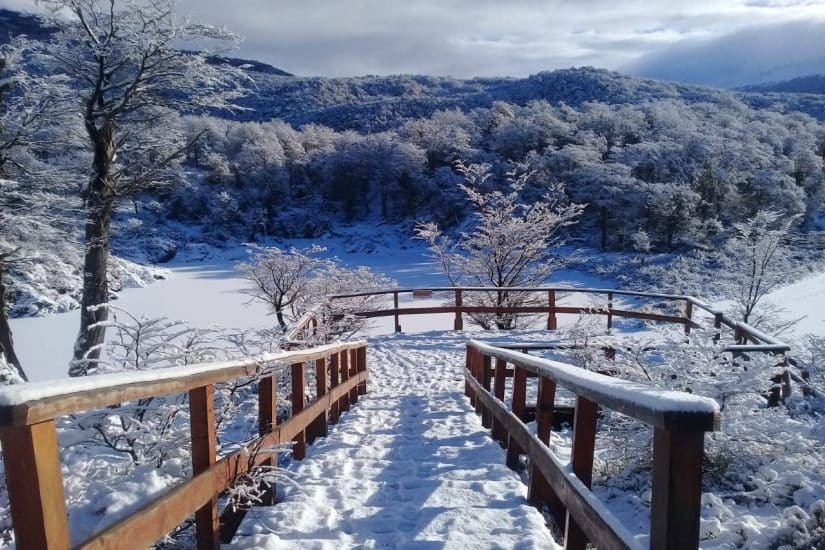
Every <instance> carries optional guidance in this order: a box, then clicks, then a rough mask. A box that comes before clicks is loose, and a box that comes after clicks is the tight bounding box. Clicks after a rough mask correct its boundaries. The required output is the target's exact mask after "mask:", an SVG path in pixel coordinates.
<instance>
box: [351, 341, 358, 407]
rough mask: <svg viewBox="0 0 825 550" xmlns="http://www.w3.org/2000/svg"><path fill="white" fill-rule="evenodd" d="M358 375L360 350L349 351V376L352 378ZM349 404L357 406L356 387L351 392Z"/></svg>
mask: <svg viewBox="0 0 825 550" xmlns="http://www.w3.org/2000/svg"><path fill="white" fill-rule="evenodd" d="M357 373H358V350H355V349H352V350H350V351H349V375H350V378H352V377H353V376H355V375H356V374H357ZM349 402H350V403H351V404H353V405H354V404H355V403H357V402H358V388H357V387H355V388H353V389H352V391H350V392H349Z"/></svg>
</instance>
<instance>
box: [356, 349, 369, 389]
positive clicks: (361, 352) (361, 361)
mask: <svg viewBox="0 0 825 550" xmlns="http://www.w3.org/2000/svg"><path fill="white" fill-rule="evenodd" d="M356 352H357V356H358V372H364V373H366V372H367V346H361V347H360V348H358V349H357V350H356ZM358 393H359V394H360V395H363V394H365V393H367V381H366V380H364V381H363V382H361V383H360V384H358Z"/></svg>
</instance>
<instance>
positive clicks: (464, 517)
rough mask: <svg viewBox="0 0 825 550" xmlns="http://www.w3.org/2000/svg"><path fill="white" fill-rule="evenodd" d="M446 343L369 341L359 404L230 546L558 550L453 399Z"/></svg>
mask: <svg viewBox="0 0 825 550" xmlns="http://www.w3.org/2000/svg"><path fill="white" fill-rule="evenodd" d="M446 340H449V342H447V341H446ZM446 340H445V335H444V334H435V333H433V334H432V337H429V336H428V335H417V336H411V335H398V336H391V337H382V338H377V339H375V340H374V342H373V343H372V344H371V347H370V350H369V355H368V357H369V372H370V382H369V385H368V393H367V395H365V396H362V397H361V398H360V400H359V402H358V403H357V405H355V406H354V407H353V408H352V409H351V410H350V411H349V412H348V413H346V414H344V415H343V416H342V418H341V420H340V423H339V424H338V425H337V426H335V427H334V428H332V429H331V430H330V434H329V436H328V437H327V438H323V439H319V440H318V441H317V442H316V443H315V445H313V446H310V447H308V450H307V458H306V459H305V460H303V461H302V462H300V463H292V465H291V467H290V476H291V478H292V481H293V482H294V483H293V484H286V483H284V484H282V485H281V486H280V487H281V490H282V492H281V494H280V495H279V501H280V503H279V504H277V505H275V506H273V507H268V508H256V509H255V510H254V514H249V515H247V518H246V520H245V522H244V523H243V524H242V525H241V527H240V530H239V534H238V536H237V537H236V542H235V543H234V544H233V545H231V546H230V548H235V549H252V548H266V549H276V548H278V549H280V548H295V549H298V548H300V549H310V548H329V549H340V548H447V549H449V548H456V549H458V548H520V549H525V550H526V549H530V548H558V546H557V545H556V543H555V542H554V541H553V538H552V536H551V535H550V532H549V531H548V529H547V528H546V527H545V521H544V518H543V517H542V515H541V514H540V513H539V512H538V510H537V509H535V508H533V507H531V506H530V505H528V503H527V501H526V498H525V497H526V486H525V485H524V483H523V482H522V481H521V479H519V477H518V475H517V474H515V473H514V472H512V471H511V470H509V469H508V468H507V467H506V466H505V465H504V461H505V456H504V451H503V450H502V449H501V448H500V447H499V446H498V444H497V443H495V442H494V441H493V440H491V439H490V437H489V435H488V434H487V430H485V429H484V428H483V427H482V426H481V423H480V421H479V419H478V418H477V417H476V415H475V414H474V412H473V411H472V409H471V408H470V406H469V402H468V401H467V399H466V397H465V396H464V394H463V382H462V380H463V379H462V377H461V373H460V369H459V366H460V365H461V361H462V358H461V353H460V351H461V347H460V345H459V344H460V343H461V342H463V341H464V340H463V337H462V338H459V337H458V336H455V337H449V336H448V337H446ZM459 340H460V341H461V342H460V341H459ZM445 344H447V345H445Z"/></svg>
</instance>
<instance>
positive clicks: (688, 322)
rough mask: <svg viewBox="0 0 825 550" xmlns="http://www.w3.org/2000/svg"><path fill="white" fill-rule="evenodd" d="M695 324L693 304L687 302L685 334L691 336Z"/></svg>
mask: <svg viewBox="0 0 825 550" xmlns="http://www.w3.org/2000/svg"><path fill="white" fill-rule="evenodd" d="M692 324H693V302H691V301H690V300H685V334H690V328H691V326H690V325H692Z"/></svg>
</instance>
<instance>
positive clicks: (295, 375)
mask: <svg viewBox="0 0 825 550" xmlns="http://www.w3.org/2000/svg"><path fill="white" fill-rule="evenodd" d="M290 370H291V371H292V416H295V415H296V414H298V413H299V412H301V411H302V410H304V364H303V363H295V364H293V365H290ZM293 441H294V443H293V444H292V458H294V459H295V460H303V459H304V457H305V456H306V434H305V433H304V432H303V431H301V433H299V434H298V435H296V436H295V439H293Z"/></svg>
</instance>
